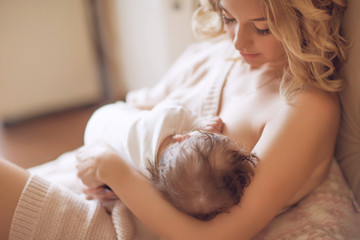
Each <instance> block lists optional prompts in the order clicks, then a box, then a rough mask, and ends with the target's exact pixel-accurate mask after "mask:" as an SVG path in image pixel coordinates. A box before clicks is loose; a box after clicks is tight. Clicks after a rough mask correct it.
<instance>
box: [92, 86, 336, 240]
mask: <svg viewBox="0 0 360 240" xmlns="http://www.w3.org/2000/svg"><path fill="white" fill-rule="evenodd" d="M338 121H339V108H338V104H337V101H336V99H335V97H333V96H330V95H329V94H326V93H320V92H319V91H306V92H304V93H301V94H299V95H298V96H297V97H296V99H295V101H294V102H293V103H292V104H291V105H285V104H284V105H283V106H282V107H281V109H280V110H279V112H277V113H274V118H273V119H271V120H269V122H268V123H267V124H266V126H265V128H264V130H263V133H262V135H261V138H260V139H259V141H258V143H257V145H256V146H255V148H254V151H255V153H256V154H257V156H258V157H259V159H260V163H259V164H258V166H257V170H256V171H257V172H256V176H255V178H254V179H253V181H252V183H251V184H250V186H249V187H248V188H247V190H246V191H245V194H244V197H243V198H242V201H241V203H240V207H239V206H237V207H234V208H233V209H232V210H231V212H230V213H224V214H220V215H219V216H217V217H216V218H215V219H213V220H212V221H209V222H201V221H198V220H196V219H194V218H191V217H189V216H186V215H185V214H182V213H181V212H179V211H178V210H176V209H175V208H174V207H173V206H172V205H171V204H169V203H168V202H167V201H165V200H164V199H163V198H162V197H161V195H160V194H159V193H158V192H157V191H156V190H155V189H154V188H153V187H152V185H151V183H150V182H149V181H148V180H147V179H146V178H145V177H143V176H142V175H140V174H139V173H137V171H136V170H134V169H132V168H131V167H129V166H128V165H127V164H126V163H125V162H123V161H121V160H119V159H118V157H116V155H115V154H114V155H112V154H110V155H109V154H108V155H107V157H104V156H103V157H102V159H101V158H100V161H99V163H98V167H97V177H98V178H99V179H101V180H102V181H103V182H105V183H106V184H108V185H109V186H110V187H111V188H112V189H113V190H114V191H115V193H116V194H117V195H118V196H119V197H120V198H121V199H122V201H123V202H124V203H125V204H126V205H127V206H128V207H129V208H130V209H131V210H132V212H133V213H134V214H135V215H136V216H137V217H139V219H140V220H141V221H142V222H143V223H145V224H146V225H147V226H148V227H149V228H150V229H152V230H153V231H154V232H156V233H157V234H159V235H160V236H161V237H163V238H165V239H250V238H251V237H253V236H254V235H255V234H257V233H258V232H259V231H261V229H262V228H263V227H265V226H266V225H267V224H268V223H269V222H270V221H271V220H272V219H273V218H274V217H275V216H276V215H277V214H278V213H279V212H280V210H281V209H282V208H284V207H285V206H286V205H287V203H288V202H289V200H290V199H291V198H292V197H293V196H294V195H295V194H296V192H297V191H298V189H299V188H300V187H301V186H302V185H303V184H304V183H305V182H306V180H307V179H308V178H309V176H310V175H311V173H312V172H313V169H314V168H316V167H317V166H318V165H319V164H320V163H321V162H322V161H323V159H326V161H328V162H329V161H330V159H331V156H332V151H333V145H334V142H335V137H336V133H337V128H338ZM105 156H106V154H105Z"/></svg>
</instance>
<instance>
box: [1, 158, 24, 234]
mask: <svg viewBox="0 0 360 240" xmlns="http://www.w3.org/2000/svg"><path fill="white" fill-rule="evenodd" d="M29 176H30V174H29V172H27V171H26V170H25V169H22V168H20V167H18V166H16V165H15V164H12V163H10V162H8V161H6V160H3V159H0V213H1V214H0V223H1V224H0V239H8V236H9V232H10V226H11V222H12V218H13V215H14V212H15V208H16V206H17V203H18V201H19V198H20V195H21V193H22V191H23V188H24V186H25V184H26V182H27V180H28V178H29Z"/></svg>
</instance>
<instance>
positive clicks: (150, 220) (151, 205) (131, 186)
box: [101, 162, 203, 239]
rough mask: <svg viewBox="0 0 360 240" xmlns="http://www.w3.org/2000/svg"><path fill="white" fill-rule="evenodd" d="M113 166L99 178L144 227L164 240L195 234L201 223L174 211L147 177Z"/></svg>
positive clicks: (118, 165)
mask: <svg viewBox="0 0 360 240" xmlns="http://www.w3.org/2000/svg"><path fill="white" fill-rule="evenodd" d="M114 165H115V166H114ZM114 165H113V166H112V167H111V168H110V167H109V168H110V169H111V170H110V171H111V172H110V171H109V172H108V173H107V174H106V175H105V176H101V177H102V178H103V180H104V182H105V183H106V184H108V185H109V186H110V187H111V188H112V190H113V191H114V192H115V193H116V194H117V195H118V197H119V198H120V199H121V200H122V202H123V203H124V204H125V205H126V206H127V207H128V208H129V209H130V210H131V211H132V212H133V213H134V214H135V215H136V216H137V217H138V218H139V219H140V220H141V221H142V222H143V223H144V224H145V225H146V226H147V227H149V228H150V229H151V230H152V231H154V232H155V233H157V234H158V235H160V236H161V237H162V238H164V239H191V238H190V236H192V237H195V236H196V235H197V234H195V233H194V232H192V231H193V230H194V229H197V230H199V229H200V228H201V226H202V224H203V223H202V222H200V221H198V220H196V219H194V218H192V217H190V216H187V215H185V214H183V213H181V212H180V211H178V210H177V209H176V208H174V207H173V206H172V205H171V204H170V203H169V202H167V201H166V200H165V199H164V198H163V197H162V196H161V195H160V193H159V192H158V191H157V190H156V189H155V188H154V187H153V186H152V184H151V182H150V181H149V180H148V179H147V178H146V177H144V176H143V175H141V174H140V173H138V171H136V170H135V169H133V168H131V167H130V166H128V165H127V164H126V163H123V162H117V163H116V164H114ZM116 165H117V166H116ZM196 239H199V238H198V237H197V238H196Z"/></svg>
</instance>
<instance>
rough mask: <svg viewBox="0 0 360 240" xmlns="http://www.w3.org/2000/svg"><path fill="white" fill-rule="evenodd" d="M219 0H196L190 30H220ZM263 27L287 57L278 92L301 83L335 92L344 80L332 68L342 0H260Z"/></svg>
mask: <svg viewBox="0 0 360 240" xmlns="http://www.w3.org/2000/svg"><path fill="white" fill-rule="evenodd" d="M219 1H220V0H200V6H199V8H198V9H197V11H195V13H194V15H193V32H194V34H195V36H197V37H199V38H209V37H214V36H217V35H220V34H223V33H224V26H223V23H222V21H221V10H220V8H219ZM260 1H261V2H262V4H263V6H264V9H265V13H266V17H267V21H268V25H269V29H270V31H271V32H272V34H274V36H275V37H276V38H277V39H278V40H279V41H280V42H281V43H282V45H283V47H284V50H285V53H286V55H287V58H288V64H287V66H286V67H285V69H284V74H283V78H282V81H281V87H280V90H281V93H282V95H283V96H285V98H287V99H289V98H290V97H291V96H292V95H293V93H294V92H296V91H297V90H301V89H304V88H307V87H309V86H310V87H315V88H320V89H323V90H325V91H328V92H339V91H341V90H342V89H343V88H344V80H343V79H339V78H336V74H335V73H336V72H337V71H338V70H339V68H340V66H341V64H342V63H343V62H344V61H345V59H346V53H345V52H346V49H347V47H348V45H349V43H348V41H347V40H346V39H345V38H344V36H343V34H342V30H341V23H342V19H343V16H344V12H345V10H346V8H347V1H346V0H281V1H279V0H260Z"/></svg>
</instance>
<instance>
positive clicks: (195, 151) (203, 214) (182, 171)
mask: <svg viewBox="0 0 360 240" xmlns="http://www.w3.org/2000/svg"><path fill="white" fill-rule="evenodd" d="M173 140H174V142H173V143H172V144H170V145H169V146H168V147H167V149H166V150H165V151H164V152H163V153H161V155H160V156H159V159H157V160H156V161H155V164H153V165H152V166H151V167H150V168H149V172H150V178H151V181H152V183H153V184H154V186H155V188H157V189H158V190H159V191H160V192H162V193H163V194H164V196H165V198H166V199H167V200H169V201H170V202H171V203H172V204H173V205H174V206H175V207H177V208H178V209H179V210H181V211H183V212H184V213H186V214H189V215H191V216H193V217H196V218H198V219H200V220H210V219H212V218H213V217H215V216H216V215H217V214H218V213H221V212H225V211H227V210H228V209H229V208H231V207H232V206H235V205H236V204H238V203H239V202H240V199H241V197H242V195H243V192H244V189H245V188H246V187H247V186H248V185H249V183H250V181H251V179H252V176H253V175H254V166H255V161H256V157H255V156H254V155H253V154H250V153H248V152H246V151H244V150H242V149H241V148H240V146H239V145H237V144H236V143H235V142H233V141H231V140H230V139H229V138H228V137H226V136H224V135H220V134H215V133H209V132H203V131H194V132H191V133H189V134H184V135H176V136H174V137H173Z"/></svg>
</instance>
